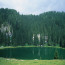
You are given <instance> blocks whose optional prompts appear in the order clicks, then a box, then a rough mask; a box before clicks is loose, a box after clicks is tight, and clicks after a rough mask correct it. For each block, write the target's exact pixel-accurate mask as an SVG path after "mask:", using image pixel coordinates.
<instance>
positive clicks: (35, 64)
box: [0, 58, 65, 65]
mask: <svg viewBox="0 0 65 65" xmlns="http://www.w3.org/2000/svg"><path fill="white" fill-rule="evenodd" d="M0 65H65V60H18V59H8V58H0Z"/></svg>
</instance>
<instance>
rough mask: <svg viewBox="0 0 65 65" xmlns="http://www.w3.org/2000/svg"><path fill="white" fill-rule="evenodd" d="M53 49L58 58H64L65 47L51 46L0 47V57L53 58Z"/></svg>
mask: <svg viewBox="0 0 65 65" xmlns="http://www.w3.org/2000/svg"><path fill="white" fill-rule="evenodd" d="M55 51H57V52H58V58H59V59H65V49H61V48H52V47H20V48H6V49H0V57H4V58H16V59H25V60H32V59H43V60H46V59H47V60H50V59H54V54H55Z"/></svg>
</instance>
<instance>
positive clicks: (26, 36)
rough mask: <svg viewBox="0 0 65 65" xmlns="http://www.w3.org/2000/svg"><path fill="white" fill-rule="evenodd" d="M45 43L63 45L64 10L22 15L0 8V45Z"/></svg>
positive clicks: (64, 44) (64, 34) (64, 41)
mask: <svg viewBox="0 0 65 65" xmlns="http://www.w3.org/2000/svg"><path fill="white" fill-rule="evenodd" d="M2 45H3V46H11V45H12V46H17V45H36V46H38V45H43V46H45V45H47V46H60V47H65V12H56V11H49V12H44V13H41V14H39V15H32V14H30V15H23V14H19V12H17V11H16V10H14V9H8V8H6V9H4V8H0V46H2Z"/></svg>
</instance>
